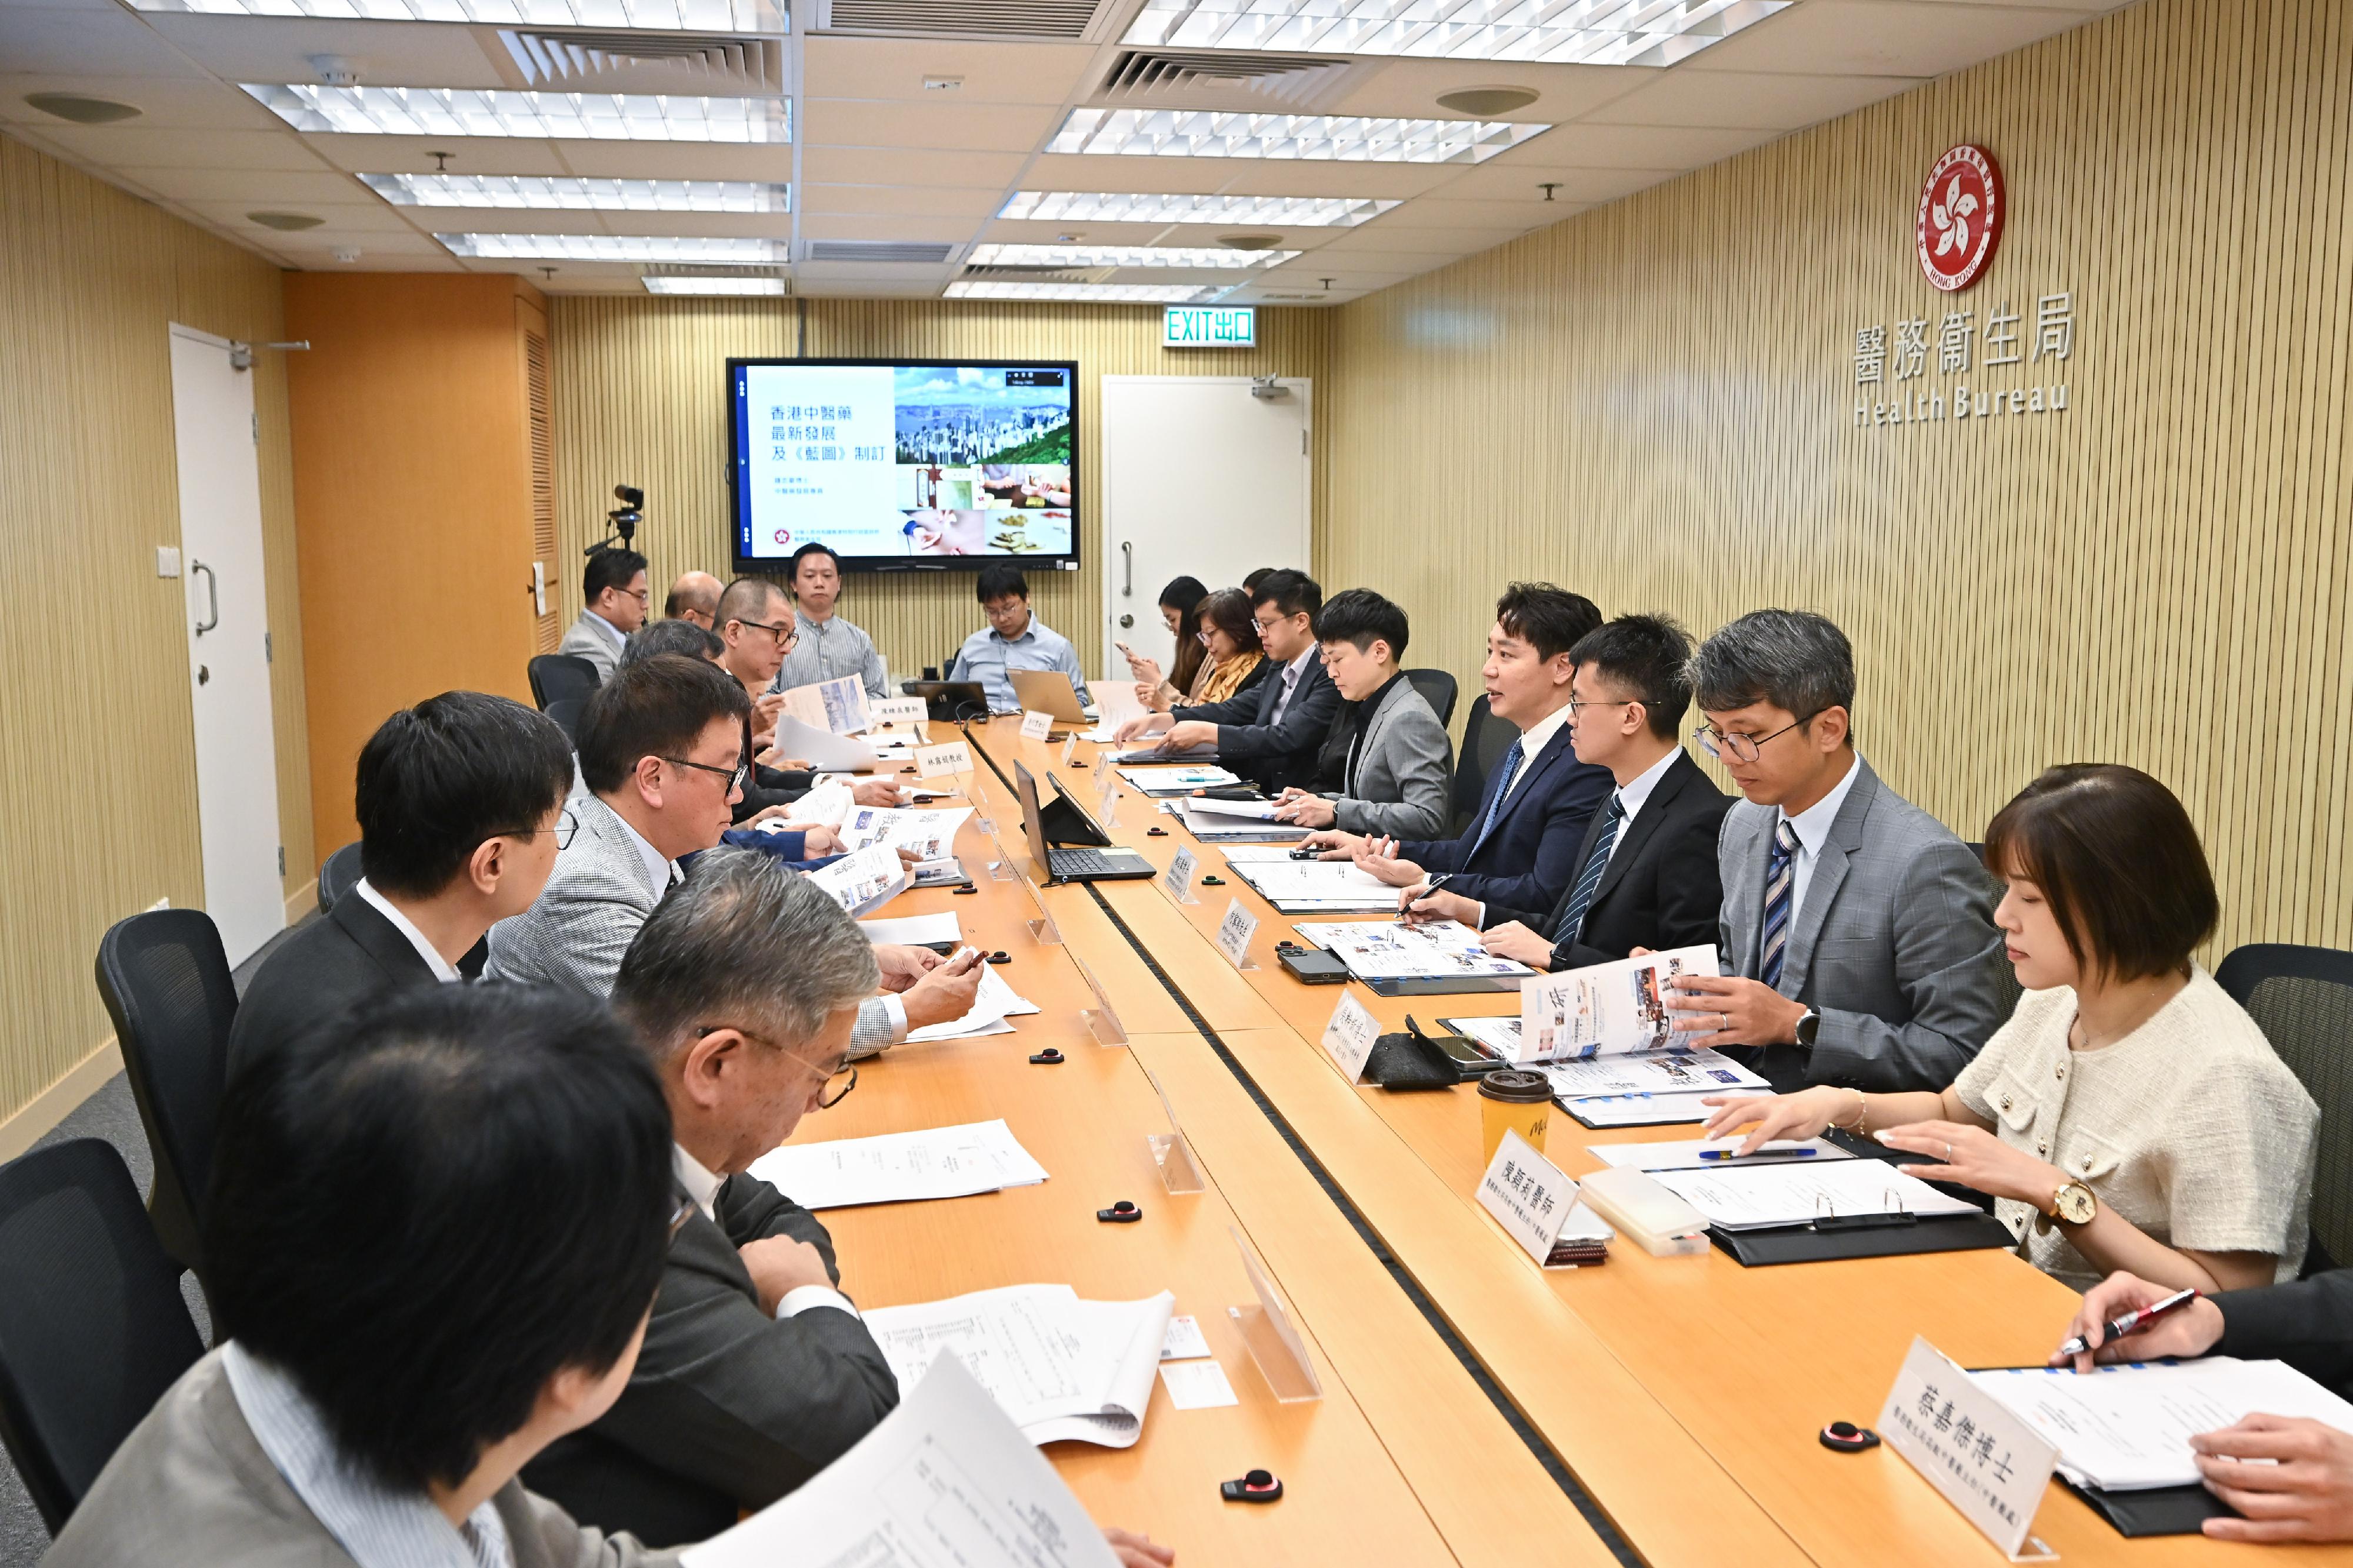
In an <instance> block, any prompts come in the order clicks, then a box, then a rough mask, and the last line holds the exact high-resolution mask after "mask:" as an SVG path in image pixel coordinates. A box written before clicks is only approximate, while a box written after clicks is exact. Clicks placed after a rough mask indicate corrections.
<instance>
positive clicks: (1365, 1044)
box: [1324, 986, 1381, 1084]
mask: <svg viewBox="0 0 2353 1568" xmlns="http://www.w3.org/2000/svg"><path fill="white" fill-rule="evenodd" d="M1380 1037H1381V1026H1380V1021H1379V1020H1378V1019H1377V1018H1375V1017H1374V1016H1372V1014H1371V1013H1370V1012H1368V1011H1366V1007H1365V1005H1364V1004H1363V1003H1362V1002H1359V1001H1357V1000H1356V988H1355V987H1354V986H1349V987H1346V988H1345V989H1343V990H1342V991H1341V993H1340V1003H1339V1005H1337V1006H1335V1007H1334V1008H1333V1009H1332V1021H1331V1022H1330V1023H1328V1024H1326V1025H1324V1055H1325V1056H1328V1057H1330V1058H1332V1065H1333V1066H1334V1067H1335V1068H1339V1069H1340V1075H1341V1076H1342V1077H1343V1078H1345V1079H1347V1080H1348V1081H1349V1082H1350V1083H1351V1084H1360V1083H1362V1082H1364V1081H1365V1063H1366V1061H1367V1060H1369V1059H1370V1058H1371V1057H1372V1054H1373V1047H1374V1046H1375V1045H1377V1043H1379V1040H1380Z"/></svg>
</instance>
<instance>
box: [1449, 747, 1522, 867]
mask: <svg viewBox="0 0 2353 1568" xmlns="http://www.w3.org/2000/svg"><path fill="white" fill-rule="evenodd" d="M1523 738H1525V737H1523ZM1527 754H1528V753H1527V748H1526V747H1525V746H1523V745H1522V744H1521V743H1520V742H1519V741H1516V740H1515V741H1514V742H1512V749H1511V750H1510V751H1508V752H1504V775H1503V778H1502V781H1501V782H1499V783H1498V784H1496V785H1495V797H1494V798H1493V800H1491V801H1489V802H1488V803H1487V815H1486V816H1485V817H1484V818H1483V819H1482V820H1481V822H1480V824H1479V837H1476V838H1473V839H1472V840H1471V855H1476V854H1477V853H1479V846H1481V845H1482V844H1484V843H1486V842H1487V835H1488V834H1490V833H1493V831H1494V830H1495V818H1497V817H1499V816H1503V815H1504V796H1505V795H1509V794H1511V793H1512V781H1513V780H1514V779H1515V778H1517V777H1519V776H1520V762H1521V760H1522V759H1523V758H1525V756H1526V755H1527ZM1463 858H1464V859H1465V860H1468V859H1469V858H1471V856H1470V855H1466V856H1464V857H1463Z"/></svg>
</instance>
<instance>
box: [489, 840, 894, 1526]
mask: <svg viewBox="0 0 2353 1568" xmlns="http://www.w3.org/2000/svg"><path fill="white" fill-rule="evenodd" d="M875 980H876V971H875V966H874V959H873V950H872V947H871V944H870V943H869V942H867V940H866V938H865V936H864V935H863V934H862V933H861V932H860V931H859V929H858V927H857V924H856V923H855V922H854V921H851V920H850V918H849V916H848V915H847V914H844V913H843V912H842V910H840V909H839V907H838V906H837V905H836V904H835V903H834V902H833V900H830V899H828V898H827V897H826V896H825V894H824V893H822V892H820V891H819V890H818V889H817V888H816V887H814V886H813V885H811V883H810V882H809V880H808V879H807V878H805V877H800V876H797V875H795V874H794V873H793V871H792V870H791V869H790V868H787V867H786V865H785V864H784V863H783V862H782V861H780V860H777V859H776V858H775V857H773V856H769V855H763V854H760V853H759V852H757V851H755V850H748V849H715V850H712V852H711V854H710V855H709V856H708V857H707V858H704V859H702V860H701V861H699V862H697V863H696V866H695V868H694V876H693V878H692V879H690V880H689V881H688V882H687V884H686V885H685V886H684V887H682V888H681V889H679V890H678V892H677V893H676V894H675V895H673V896H672V897H671V898H670V899H669V900H667V901H666V902H664V903H663V905H662V906H661V908H659V910H655V911H654V913H653V916H652V918H651V919H649V920H648V921H646V923H645V925H644V927H643V929H641V930H640V931H638V936H637V940H636V941H635V942H631V943H630V944H629V952H628V957H626V958H625V959H623V960H622V963H621V973H620V975H619V978H617V980H615V981H614V983H613V1006H614V1010H615V1011H616V1012H617V1013H619V1014H620V1016H621V1017H622V1019H623V1020H624V1021H625V1022H627V1023H628V1024H629V1025H630V1026H633V1027H634V1028H635V1029H636V1030H637V1032H638V1040H639V1041H640V1043H641V1044H642V1045H643V1046H644V1047H645V1050H646V1053H647V1055H648V1056H649V1057H650V1058H652V1060H653V1064H654V1070H655V1072H656V1073H657V1074H658V1075H659V1077H660V1079H661V1083H662V1094H663V1096H664V1098H666V1099H667V1100H669V1101H670V1121H671V1125H672V1128H673V1129H674V1131H673V1134H672V1136H673V1137H674V1138H675V1139H676V1141H677V1149H676V1152H675V1156H674V1163H675V1165H676V1169H677V1176H678V1189H679V1192H680V1194H681V1195H682V1196H684V1197H686V1198H688V1199H690V1200H691V1201H692V1203H693V1204H694V1205H695V1208H694V1212H693V1213H692V1214H691V1215H689V1216H688V1217H687V1220H686V1223H685V1224H684V1225H683V1226H681V1227H680V1229H679V1231H678V1233H677V1234H676V1235H675V1236H674V1237H671V1238H670V1261H669V1264H668V1267H667V1268H665V1269H664V1270H663V1273H662V1283H661V1290H660V1293H659V1295H657V1296H656V1297H655V1299H654V1312H653V1318H652V1321H650V1322H649V1324H648V1325H647V1328H646V1342H645V1348H644V1350H643V1351H642V1352H640V1353H639V1355H638V1366H637V1371H636V1372H635V1373H632V1374H631V1375H630V1378H629V1384H628V1388H627V1389H626V1390H625V1391H624V1392H623V1393H622V1394H621V1397H620V1400H619V1401H618V1403H617V1404H616V1405H614V1406H613V1408H612V1410H611V1411H610V1412H609V1413H607V1415H605V1416H604V1418H603V1419H601V1420H599V1421H598V1422H597V1423H596V1425H595V1426H591V1427H589V1428H587V1429H586V1430H585V1431H583V1432H580V1433H578V1434H576V1435H575V1436H570V1437H566V1438H565V1439H563V1440H562V1441H560V1442H558V1443H556V1444H555V1445H554V1446H553V1447H550V1448H549V1449H548V1450H547V1451H546V1452H545V1453H543V1455H541V1456H540V1458H538V1459H536V1460H535V1461H533V1464H532V1466H531V1468H530V1469H529V1470H528V1471H527V1472H526V1474H525V1476H524V1481H525V1484H527V1485H528V1486H529V1487H530V1488H531V1489H533V1491H535V1492H538V1493H539V1494H540V1495H542V1496H543V1497H547V1498H550V1499H553V1500H554V1501H556V1502H558V1503H560V1504H562V1505H563V1506H564V1507H565V1509H566V1510H569V1511H570V1512H571V1513H572V1514H573V1516H574V1517H575V1518H576V1519H579V1520H580V1521H583V1522H584V1523H587V1524H592V1525H595V1526H596V1527H597V1528H599V1529H602V1530H608V1531H619V1530H627V1531H629V1532H630V1533H632V1534H634V1535H636V1536H637V1537H638V1539H639V1540H641V1541H644V1542H649V1543H650V1544H653V1545H657V1546H667V1545H674V1544H681V1543H684V1542H694V1541H700V1540H702V1539H703V1538H704V1537H706V1536H709V1535H712V1534H716V1533H717V1532H718V1531H722V1530H723V1529H725V1528H726V1527H727V1526H728V1525H729V1524H731V1523H733V1521H734V1520H735V1517H736V1513H737V1510H741V1509H759V1508H765V1507H766V1506H767V1505H768V1504H769V1503H771V1502H774V1501H775V1500H776V1499H777V1498H779V1497H782V1496H783V1495H784V1494H785V1493H786V1492H788V1491H791V1490H792V1489H795V1488H797V1487H798V1486H800V1485H801V1484H802V1483H803V1482H805V1481H807V1479H809V1478H810V1477H811V1476H813V1475H815V1474H816V1473H817V1472H818V1470H820V1469H822V1468H825V1467H826V1466H827V1465H828V1464H830V1463H832V1462H833V1461H834V1460H835V1459H836V1458H839V1457H840V1456H841V1455H842V1454H844V1453H846V1452H847V1451H849V1448H850V1447H851V1446H852V1445H853V1444H855V1443H856V1442H857V1441H858V1440H859V1439H860V1438H861V1437H863V1436H866V1434H867V1433H868V1432H870V1431H871V1430H872V1429H873V1427H874V1426H875V1424H876V1423H877V1422H879V1421H881V1419H882V1417H883V1416H885V1415H889V1414H890V1413H891V1411H892V1407H893V1406H895V1405H897V1404H898V1402H899V1384H898V1380H897V1379H896V1378H894V1377H893V1376H892V1373H891V1367H890V1363H888V1362H886V1361H885V1360H883V1357H882V1352H881V1348H880V1347H879V1346H877V1345H876V1344H875V1342H874V1339H873V1336H872V1335H871V1334H869V1333H868V1332H867V1331H866V1325H865V1324H864V1323H863V1322H862V1321H860V1318H859V1316H858V1309H857V1308H856V1307H855V1306H853V1305H852V1304H851V1303H850V1301H849V1298H847V1297H846V1296H844V1295H842V1294H841V1292H840V1291H839V1289H837V1288H836V1287H837V1286H838V1285H839V1279H840V1273H839V1269H838V1268H836V1267H835V1263H834V1254H833V1243H832V1240H831V1238H830V1237H828V1235H827V1234H826V1229H825V1226H822V1225H820V1224H819V1223H818V1220H817V1218H816V1216H815V1215H811V1214H810V1213H809V1212H808V1211H807V1209H804V1208H802V1207H801V1206H800V1205H798V1204H796V1203H794V1202H793V1201H792V1200H791V1199H790V1198H788V1197H786V1195H785V1194H782V1193H780V1192H778V1191H777V1190H776V1188H774V1187H772V1186H770V1185H769V1184H767V1183H765V1182H764V1181H761V1180H760V1179H759V1178H758V1177H756V1176H754V1175H752V1174H750V1173H748V1171H747V1169H746V1167H748V1166H749V1165H750V1164H751V1163H753V1162H754V1160H756V1159H758V1158H759V1157H760V1156H761V1155H763V1154H765V1153H766V1152H768V1151H769V1150H771V1149H774V1148H775V1147H776V1146H777V1145H778V1144H780V1143H782V1142H784V1141H785V1140H786V1138H789V1137H790V1136H792V1132H793V1129H794V1128H795V1127H796V1126H797V1125H798V1124H799V1122H800V1121H801V1118H802V1117H803V1116H804V1115H805V1114H807V1112H809V1111H812V1110H818V1109H820V1108H822V1107H825V1106H828V1105H831V1104H833V1103H834V1102H835V1101H836V1100H839V1099H840V1097H841V1096H842V1095H844V1094H847V1093H848V1092H849V1089H851V1088H852V1087H853V1086H854V1085H855V1084H856V1083H857V1081H858V1074H857V1071H856V1069H855V1068H850V1067H849V1065H848V1061H847V1057H848V1052H849V1036H850V1030H851V1028H852V1027H853V1026H855V1024H856V1022H857V1018H858V1005H859V1002H860V999H861V998H862V997H864V996H865V995H866V994H868V993H869V992H871V991H872V990H873V989H874V984H875Z"/></svg>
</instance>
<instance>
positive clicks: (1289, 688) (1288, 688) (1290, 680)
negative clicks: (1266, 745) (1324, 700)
mask: <svg viewBox="0 0 2353 1568" xmlns="http://www.w3.org/2000/svg"><path fill="white" fill-rule="evenodd" d="M1315 654H1316V647H1315V645H1314V643H1309V644H1308V645H1307V648H1306V651H1305V652H1303V653H1302V654H1301V655H1300V656H1299V657H1298V658H1294V659H1293V660H1292V661H1291V662H1290V663H1289V664H1286V665H1284V666H1283V667H1282V677H1281V679H1282V696H1280V697H1278V698H1276V699H1275V700H1274V716H1273V717H1272V718H1271V719H1269V720H1268V721H1267V722H1268V723H1270V724H1280V723H1282V710H1284V709H1286V708H1288V707H1290V706H1291V699H1292V696H1293V693H1295V692H1297V691H1298V689H1299V682H1300V679H1301V678H1302V677H1303V676H1304V675H1305V674H1306V673H1307V661H1308V660H1309V659H1311V658H1314V657H1315Z"/></svg>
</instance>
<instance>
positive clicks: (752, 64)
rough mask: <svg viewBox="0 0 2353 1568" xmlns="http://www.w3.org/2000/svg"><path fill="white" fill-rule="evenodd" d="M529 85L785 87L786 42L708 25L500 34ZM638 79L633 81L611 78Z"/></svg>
mask: <svg viewBox="0 0 2353 1568" xmlns="http://www.w3.org/2000/svg"><path fill="white" fill-rule="evenodd" d="M499 37H500V39H501V42H503V43H504V44H505V45H506V47H507V53H508V54H509V55H511V56H512V57H513V59H514V63H515V68H516V69H518V70H520V71H522V76H523V80H524V81H525V82H526V83H527V84H529V85H530V86H531V87H533V88H538V89H555V90H558V91H563V90H567V89H596V90H598V91H605V92H612V91H617V90H621V89H626V88H628V87H629V86H631V85H643V86H646V87H649V88H651V89H661V88H663V87H664V86H665V85H667V89H668V90H670V91H672V92H694V93H702V94H708V95H711V96H713V97H722V98H725V97H737V96H742V97H751V96H755V95H758V94H763V93H780V92H782V91H784V90H785V47H784V43H783V41H782V40H781V39H777V38H721V37H712V36H711V35H710V34H708V33H699V34H675V35H664V34H660V33H583V32H563V33H533V32H501V34H500V35H499ZM624 76H627V77H631V78H635V79H637V80H636V82H635V83H634V84H633V83H632V82H629V81H625V80H620V79H619V78H622V77H624Z"/></svg>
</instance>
